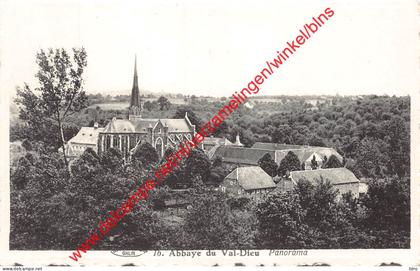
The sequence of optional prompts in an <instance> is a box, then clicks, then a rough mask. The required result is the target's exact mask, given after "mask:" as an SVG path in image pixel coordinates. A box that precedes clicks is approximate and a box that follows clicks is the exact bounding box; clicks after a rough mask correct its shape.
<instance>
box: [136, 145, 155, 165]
mask: <svg viewBox="0 0 420 271" xmlns="http://www.w3.org/2000/svg"><path fill="white" fill-rule="evenodd" d="M132 159H133V160H137V161H140V162H141V163H142V164H143V165H149V164H151V163H156V162H158V161H159V155H158V153H157V151H156V149H155V148H153V146H152V145H151V144H150V143H148V142H143V143H141V145H140V146H138V147H137V148H136V149H135V151H134V153H133V156H132Z"/></svg>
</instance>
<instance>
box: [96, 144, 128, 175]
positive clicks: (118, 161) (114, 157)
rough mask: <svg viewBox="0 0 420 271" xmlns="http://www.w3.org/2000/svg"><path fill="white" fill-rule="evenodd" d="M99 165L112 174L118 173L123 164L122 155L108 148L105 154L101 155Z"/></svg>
mask: <svg viewBox="0 0 420 271" xmlns="http://www.w3.org/2000/svg"><path fill="white" fill-rule="evenodd" d="M100 163H101V165H102V166H103V167H104V168H105V169H108V170H110V171H111V172H112V173H118V172H120V170H121V169H122V166H123V163H124V161H123V156H122V153H121V152H120V151H119V150H118V149H115V148H109V149H107V150H106V152H104V153H102V156H101V161H100Z"/></svg>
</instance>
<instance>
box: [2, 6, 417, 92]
mask: <svg viewBox="0 0 420 271" xmlns="http://www.w3.org/2000/svg"><path fill="white" fill-rule="evenodd" d="M328 7H329V8H331V9H333V10H334V12H335V14H334V16H333V17H332V18H331V19H330V20H329V21H328V22H327V23H326V24H325V25H324V26H323V27H322V28H321V29H320V30H319V31H318V32H317V33H315V34H314V35H313V37H312V38H311V39H310V40H308V41H307V42H306V43H305V44H304V45H303V46H301V48H300V49H299V50H298V52H297V53H296V54H294V55H293V56H292V57H291V58H290V59H289V60H288V61H287V62H286V64H284V65H283V66H282V67H281V69H279V70H278V71H277V72H276V73H275V75H273V76H271V77H270V78H269V80H266V82H264V84H263V85H262V86H261V87H260V89H261V91H260V94H261V95H307V94H323V95H336V94H340V95H359V94H389V95H394V94H395V95H407V94H410V93H412V92H413V91H416V90H417V89H418V80H417V79H418V77H417V69H418V66H419V65H418V60H419V57H418V55H417V53H418V14H417V3H416V2H415V1H401V0H393V1H392V0H381V1H379V0H378V1H376V0H373V1H366V0H363V1H361V0H342V1H314V0H290V1H289V0H287V1H279V0H277V1H256V0H255V1H248V0H241V1H235V0H234V1H219V0H213V1H197V0H195V1H189V0H181V1H179V0H175V1H161V0H157V1H124V2H122V1H105V0H101V1H86V0H81V1H68V0H64V1H56V0H54V1H47V0H38V1H5V0H0V61H1V68H0V69H1V70H0V78H1V79H0V80H1V84H0V87H1V90H2V91H3V92H5V91H7V92H10V93H14V91H15V88H16V86H22V85H23V83H24V82H27V83H29V84H30V85H31V86H33V87H34V86H36V84H37V81H36V79H35V77H34V74H35V73H36V71H37V65H36V63H35V54H36V52H37V51H39V50H40V49H45V48H50V47H52V48H57V47H64V48H66V49H70V48H72V47H81V46H83V47H85V48H86V51H87V54H88V66H87V69H86V73H85V79H86V83H85V90H86V91H87V92H88V93H103V94H129V93H130V89H131V86H132V77H133V66H134V56H135V55H136V54H137V60H138V72H139V85H140V90H147V91H149V92H162V91H163V92H168V93H183V94H189V95H191V94H195V95H206V96H230V94H231V93H233V92H234V91H238V90H241V89H242V88H243V87H245V86H246V85H247V84H248V82H249V81H250V80H252V78H253V77H254V76H255V75H256V74H257V73H258V72H259V71H260V70H261V69H262V68H263V67H264V65H265V62H266V61H267V60H272V59H273V58H274V57H275V56H276V51H277V50H279V49H281V50H283V48H284V47H285V45H286V42H288V41H292V40H293V39H294V38H295V37H296V36H297V35H298V33H299V29H301V28H303V25H304V24H305V23H309V22H310V21H311V18H312V17H313V16H318V15H319V14H321V13H323V12H324V10H325V9H326V8H328Z"/></svg>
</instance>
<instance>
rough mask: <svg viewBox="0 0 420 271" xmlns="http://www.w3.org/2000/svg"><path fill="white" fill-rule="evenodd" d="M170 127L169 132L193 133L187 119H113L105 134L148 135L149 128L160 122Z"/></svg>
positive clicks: (106, 127)
mask: <svg viewBox="0 0 420 271" xmlns="http://www.w3.org/2000/svg"><path fill="white" fill-rule="evenodd" d="M159 121H160V122H161V123H162V125H163V126H167V127H168V132H191V131H192V129H191V128H190V127H189V125H188V123H187V121H186V120H185V119H135V120H126V119H124V120H121V119H112V120H111V121H110V122H109V123H108V124H107V125H106V126H105V130H104V131H103V132H104V133H146V132H147V128H149V127H151V128H154V127H155V126H156V124H157V123H158V122H159Z"/></svg>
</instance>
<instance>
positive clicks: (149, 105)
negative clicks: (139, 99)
mask: <svg viewBox="0 0 420 271" xmlns="http://www.w3.org/2000/svg"><path fill="white" fill-rule="evenodd" d="M155 106H156V105H155V103H154V102H150V101H146V102H145V103H144V104H143V107H144V108H146V109H147V111H152V110H153V109H154V108H155Z"/></svg>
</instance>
